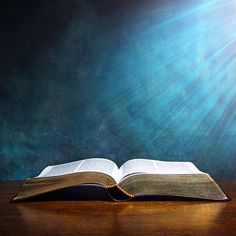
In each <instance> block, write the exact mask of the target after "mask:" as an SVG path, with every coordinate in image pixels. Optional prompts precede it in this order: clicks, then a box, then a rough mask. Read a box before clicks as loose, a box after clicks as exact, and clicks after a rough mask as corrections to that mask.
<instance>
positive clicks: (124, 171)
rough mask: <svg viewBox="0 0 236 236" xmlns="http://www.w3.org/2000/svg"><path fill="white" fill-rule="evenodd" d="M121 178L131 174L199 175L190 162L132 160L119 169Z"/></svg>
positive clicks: (199, 172) (198, 171)
mask: <svg viewBox="0 0 236 236" xmlns="http://www.w3.org/2000/svg"><path fill="white" fill-rule="evenodd" d="M120 173H121V176H122V178H125V177H126V176H129V175H132V174H138V173H149V174H201V173H203V172H201V171H200V170H199V169H198V168H197V167H196V166H195V165H194V164H193V163H192V162H172V161H157V160H148V159H132V160H129V161H127V162H125V163H124V164H123V165H122V166H121V167H120Z"/></svg>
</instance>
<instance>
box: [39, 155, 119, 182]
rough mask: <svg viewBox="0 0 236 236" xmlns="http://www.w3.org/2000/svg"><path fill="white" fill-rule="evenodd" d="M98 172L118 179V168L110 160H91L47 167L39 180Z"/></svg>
mask: <svg viewBox="0 0 236 236" xmlns="http://www.w3.org/2000/svg"><path fill="white" fill-rule="evenodd" d="M85 171H97V172H102V173H105V174H107V175H110V176H111V177H113V178H114V179H115V180H116V179H117V177H116V176H117V173H118V172H119V171H118V167H117V165H116V164H115V163H114V162H113V161H111V160H108V159H104V158H90V159H85V160H81V161H74V162H69V163H65V164H60V165H55V166H48V167H46V168H45V169H44V170H43V171H42V172H41V173H40V175H38V176H37V178H40V177H50V176H58V175H65V174H71V173H75V172H85Z"/></svg>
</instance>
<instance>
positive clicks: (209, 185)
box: [13, 158, 228, 201]
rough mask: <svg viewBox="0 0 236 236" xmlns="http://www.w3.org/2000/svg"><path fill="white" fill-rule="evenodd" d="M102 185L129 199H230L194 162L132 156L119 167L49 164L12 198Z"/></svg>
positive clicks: (98, 162) (89, 162)
mask: <svg viewBox="0 0 236 236" xmlns="http://www.w3.org/2000/svg"><path fill="white" fill-rule="evenodd" d="M86 184H87V185H91V184H93V185H99V186H102V187H104V188H106V189H107V190H108V191H109V192H110V193H111V197H112V198H113V199H114V200H119V199H117V197H114V196H112V191H111V190H112V189H114V188H116V189H117V190H119V191H120V192H122V194H123V195H124V194H125V196H127V199H130V198H133V197H136V196H174V197H176V196H177V197H189V198H198V199H210V200H227V199H228V198H227V196H226V195H225V194H224V193H223V191H222V190H221V189H220V187H219V186H218V185H217V183H216V182H215V181H214V180H213V179H212V178H211V177H210V176H209V175H208V174H207V173H204V172H201V171H200V170H199V169H198V168H197V167H196V166H195V165H194V164H193V163H191V162H167V161H157V160H148V159H132V160H129V161H127V162H125V163H124V164H123V165H122V166H121V167H120V168H118V167H117V165H116V164H115V163H114V162H113V161H111V160H108V159H104V158H90V159H85V160H80V161H75V162H70V163H65V164H60V165H54V166H48V167H46V168H45V169H44V170H43V171H42V172H41V173H40V174H39V175H38V176H36V177H33V178H28V179H27V180H26V181H25V182H24V184H23V185H22V187H21V188H20V190H19V192H18V193H17V195H16V196H15V197H14V199H13V201H20V200H24V199H28V198H31V197H34V196H38V195H42V194H44V193H48V192H52V191H56V190H60V189H65V188H68V187H74V186H80V185H86Z"/></svg>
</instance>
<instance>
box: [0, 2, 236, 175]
mask: <svg viewBox="0 0 236 236" xmlns="http://www.w3.org/2000/svg"><path fill="white" fill-rule="evenodd" d="M0 5H1V6H0V160H1V162H0V178H1V179H23V178H26V177H28V176H35V175H37V174H38V173H39V172H40V171H41V169H42V168H43V167H45V166H47V165H51V164H58V163H63V162H68V161H73V160H78V159H83V158H87V157H94V156H100V157H108V158H110V159H112V160H114V161H116V162H117V163H118V164H119V165H120V164H122V163H123V162H124V161H125V160H128V159H130V158H153V159H160V160H179V161H186V160H189V161H193V162H194V163H195V164H196V165H197V166H198V167H199V168H200V169H201V170H203V171H206V172H209V173H210V174H211V175H212V176H213V177H215V178H234V179H236V109H235V108H236V59H235V57H236V18H235V15H236V1H235V0H230V1H224V0H213V1H209V0H208V1H206V0H204V1H203V0H202V1H199V0H176V1H171V0H156V1H154V0H149V1H144V0H143V1H141V0H119V1H116V0H114V1H111V0H84V1H82V0H57V1H56V0H50V1H48V0H40V1H39V0H38V1H30V0H28V1H26V0H22V1H18V0H5V1H1V3H0Z"/></svg>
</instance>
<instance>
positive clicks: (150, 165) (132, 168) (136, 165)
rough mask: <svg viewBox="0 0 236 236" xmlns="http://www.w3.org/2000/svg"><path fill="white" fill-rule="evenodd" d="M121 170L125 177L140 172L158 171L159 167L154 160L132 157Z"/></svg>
mask: <svg viewBox="0 0 236 236" xmlns="http://www.w3.org/2000/svg"><path fill="white" fill-rule="evenodd" d="M120 172H121V175H122V176H123V177H124V176H127V175H130V174H133V173H138V172H147V173H156V172H157V167H156V165H155V164H154V161H153V160H147V159H132V160H129V161H126V162H125V163H124V164H123V165H122V166H121V167H120Z"/></svg>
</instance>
